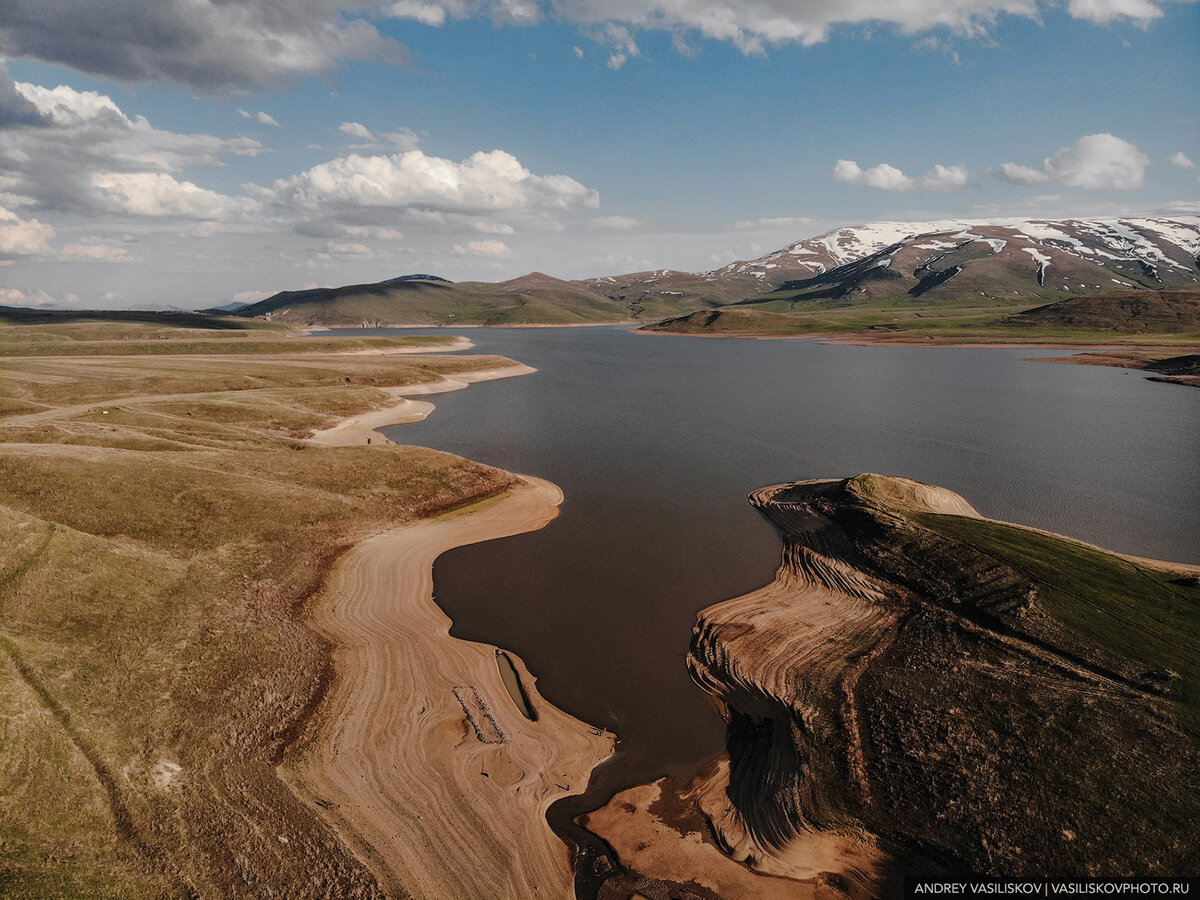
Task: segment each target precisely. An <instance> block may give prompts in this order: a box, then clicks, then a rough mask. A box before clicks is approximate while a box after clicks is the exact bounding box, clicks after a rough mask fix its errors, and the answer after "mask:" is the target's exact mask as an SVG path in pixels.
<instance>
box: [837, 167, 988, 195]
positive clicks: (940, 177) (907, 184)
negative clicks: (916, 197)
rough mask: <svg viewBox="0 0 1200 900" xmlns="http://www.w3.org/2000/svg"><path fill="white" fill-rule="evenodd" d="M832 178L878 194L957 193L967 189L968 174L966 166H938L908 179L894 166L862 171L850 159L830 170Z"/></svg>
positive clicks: (862, 169)
mask: <svg viewBox="0 0 1200 900" xmlns="http://www.w3.org/2000/svg"><path fill="white" fill-rule="evenodd" d="M832 174H833V178H834V180H835V181H841V182H843V183H845V184H857V185H860V186H862V187H873V188H879V189H880V190H881V191H901V192H904V191H911V190H913V189H914V188H918V189H920V190H924V191H939V192H942V193H945V192H948V191H961V190H963V189H964V188H965V187H966V186H967V182H968V180H969V178H970V173H969V172H968V171H967V167H966V166H943V165H941V164H940V163H939V164H938V165H935V166H934V167H933V168H932V169H930V170H929V171H928V172H926V173H925V174H924V175H922V176H921V177H920V178H910V177H909V176H907V175H905V174H904V173H903V172H902V171H900V170H899V169H897V168H896V167H895V166H893V165H890V164H888V163H880V164H879V165H877V166H872V167H871V168H869V169H864V168H862V166H860V165H859V164H858V163H856V162H854V161H853V160H850V159H839V160H838V161H837V163H836V164H835V165H834V167H833V172H832Z"/></svg>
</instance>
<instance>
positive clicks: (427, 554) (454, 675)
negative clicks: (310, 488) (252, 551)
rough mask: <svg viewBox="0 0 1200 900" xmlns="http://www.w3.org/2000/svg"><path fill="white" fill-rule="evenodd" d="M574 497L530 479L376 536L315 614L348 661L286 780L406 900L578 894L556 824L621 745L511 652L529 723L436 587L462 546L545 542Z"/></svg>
mask: <svg viewBox="0 0 1200 900" xmlns="http://www.w3.org/2000/svg"><path fill="white" fill-rule="evenodd" d="M561 498H562V495H561V493H560V492H559V490H558V488H557V487H555V486H554V485H552V484H550V483H549V482H546V481H540V480H535V479H526V480H525V482H524V483H523V484H522V485H521V486H520V487H518V488H517V489H515V490H514V491H512V492H510V493H508V494H506V495H504V496H503V497H502V498H500V499H499V500H496V501H490V502H485V503H483V504H479V505H477V506H476V507H475V508H472V509H467V510H462V511H459V512H456V513H451V514H449V515H446V516H442V517H439V518H436V519H432V520H428V521H425V522H421V523H419V524H417V525H413V526H408V527H404V528H399V529H396V530H395V531H391V532H388V533H385V534H382V535H379V536H377V537H375V538H372V539H370V540H368V541H366V542H364V543H362V544H359V545H358V546H357V547H355V548H354V549H353V550H351V551H350V552H349V553H348V554H346V556H344V557H343V558H342V559H341V560H339V562H338V564H337V565H336V566H335V568H334V571H333V572H332V574H331V576H330V578H329V580H328V582H327V584H326V587H325V589H324V591H323V592H322V594H321V597H320V598H319V600H318V602H317V603H316V604H315V606H314V608H313V611H312V616H311V622H312V624H313V625H314V626H315V627H316V628H317V629H318V630H319V631H320V632H321V633H322V634H324V635H325V636H326V637H328V638H329V639H330V640H331V641H332V642H333V643H334V645H335V648H336V649H335V650H334V655H333V664H334V678H333V684H332V686H331V688H330V691H329V694H328V696H327V697H326V699H325V701H324V703H323V704H322V709H321V711H320V712H319V713H318V719H317V722H316V727H315V731H314V733H313V734H312V736H311V737H310V739H309V740H308V741H307V742H306V743H305V744H304V746H303V747H302V748H300V749H299V751H298V752H296V753H295V754H293V755H292V757H291V759H290V761H289V763H288V764H287V768H286V771H285V772H284V775H285V777H286V778H287V780H288V782H289V783H290V784H292V786H293V787H294V788H295V790H296V791H297V793H298V794H300V796H301V797H303V798H304V799H306V800H307V801H309V802H310V803H313V804H316V805H318V806H319V807H320V808H321V810H322V813H323V815H325V817H326V818H327V819H328V821H329V822H330V824H331V825H333V827H334V828H335V829H336V830H337V831H338V833H339V834H340V835H342V836H343V837H344V838H345V839H346V842H347V843H348V844H349V845H350V846H351V847H352V848H353V849H354V850H355V852H356V853H358V854H359V855H360V857H361V858H362V859H363V861H364V862H365V863H366V864H367V865H368V866H369V867H370V868H371V869H372V871H373V872H374V873H375V875H376V876H377V877H378V879H379V881H380V883H381V884H382V885H383V886H384V888H385V890H387V891H388V892H389V893H391V894H393V895H395V896H398V897H399V896H406V895H411V896H414V897H428V898H449V897H497V898H499V897H512V898H518V897H520V898H525V897H530V896H535V895H537V896H549V897H563V898H567V897H571V896H572V888H571V883H572V876H571V868H570V861H569V858H568V851H567V847H566V846H565V845H564V844H563V843H562V842H561V841H560V840H559V839H558V838H557V837H555V836H554V834H553V833H552V832H551V831H550V828H549V826H548V825H547V824H546V820H545V811H546V808H547V807H548V806H549V805H550V803H551V802H552V801H553V800H555V799H557V798H559V797H562V796H565V795H567V794H572V793H577V792H579V791H581V790H582V789H583V788H584V786H585V785H586V783H587V779H588V776H589V774H590V773H591V770H592V768H594V767H595V766H596V765H597V764H598V763H599V762H600V761H601V760H602V759H604V758H605V757H606V756H608V755H609V754H610V753H611V751H612V737H611V736H610V735H608V734H605V733H602V732H599V731H598V730H596V729H594V728H592V727H591V726H588V725H585V724H584V723H582V722H580V721H578V720H576V719H573V718H571V717H570V716H567V715H566V714H565V713H563V712H561V711H559V710H558V709H556V708H554V707H553V706H551V705H549V704H548V703H546V702H545V701H544V700H543V699H542V698H541V696H540V695H539V694H538V692H537V688H536V685H535V683H534V680H533V678H532V677H531V676H530V674H529V672H528V671H527V670H526V669H525V666H524V664H523V663H522V662H521V661H520V660H519V659H518V658H516V657H514V656H512V655H511V654H510V658H511V659H512V661H513V664H514V667H515V668H516V670H517V672H518V674H519V675H520V677H521V680H522V683H523V685H524V687H525V690H526V692H527V694H528V697H529V700H530V702H531V704H532V705H533V707H534V709H535V710H536V712H537V721H536V722H531V721H529V720H528V719H527V718H525V716H523V715H522V714H521V712H520V711H519V710H518V708H517V706H516V705H515V704H514V703H513V701H512V698H511V697H510V696H509V693H508V690H507V689H506V688H505V685H504V682H503V680H502V678H501V674H500V670H499V669H498V667H497V664H496V653H495V648H494V647H492V646H490V645H486V644H477V643H472V642H467V641H460V640H458V639H456V638H452V637H451V636H450V633H449V632H450V625H451V622H450V620H449V619H448V618H447V617H446V615H445V614H444V613H443V612H442V611H441V609H439V608H438V606H437V604H436V603H435V602H434V600H433V576H432V566H433V561H434V560H435V559H436V558H437V557H438V556H439V555H440V554H441V553H443V552H445V551H446V550H449V549H451V548H452V547H458V546H461V545H463V544H469V543H474V542H476V541H485V540H491V539H493V538H498V537H504V536H507V535H511V534H518V533H521V532H525V531H531V530H534V529H537V528H541V527H542V526H543V525H545V524H546V523H547V522H549V521H550V520H551V519H552V518H554V516H555V515H556V514H557V506H558V503H559V502H560V501H561ZM535 892H536V894H535Z"/></svg>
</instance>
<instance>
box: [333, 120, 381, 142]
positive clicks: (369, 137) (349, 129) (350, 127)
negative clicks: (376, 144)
mask: <svg viewBox="0 0 1200 900" xmlns="http://www.w3.org/2000/svg"><path fill="white" fill-rule="evenodd" d="M338 131H340V132H341V133H342V134H348V135H350V137H355V138H359V139H360V140H364V141H374V140H375V135H373V134H371V130H370V129H369V128H367V126H366V125H363V124H362V123H361V122H343V123H342V124H341V125H339V126H338Z"/></svg>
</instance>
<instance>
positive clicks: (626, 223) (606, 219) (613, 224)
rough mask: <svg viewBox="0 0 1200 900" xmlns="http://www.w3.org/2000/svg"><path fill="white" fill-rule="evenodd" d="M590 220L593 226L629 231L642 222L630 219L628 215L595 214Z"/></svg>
mask: <svg viewBox="0 0 1200 900" xmlns="http://www.w3.org/2000/svg"><path fill="white" fill-rule="evenodd" d="M590 221H591V224H592V225H593V226H594V227H596V228H606V229H608V230H609V231H629V230H630V229H632V228H637V227H638V226H639V225H641V224H642V223H641V221H640V220H638V219H631V218H630V217H629V216H596V218H594V219H592V220H590Z"/></svg>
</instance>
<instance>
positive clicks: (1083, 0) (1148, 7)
mask: <svg viewBox="0 0 1200 900" xmlns="http://www.w3.org/2000/svg"><path fill="white" fill-rule="evenodd" d="M1067 12H1069V13H1070V14H1071V15H1072V16H1074V17H1075V18H1077V19H1087V20H1088V21H1091V22H1097V23H1101V24H1103V23H1105V22H1111V21H1112V20H1113V19H1119V18H1126V19H1133V20H1134V21H1135V22H1139V23H1141V24H1143V25H1145V24H1148V23H1149V22H1151V21H1153V20H1154V19H1160V18H1162V14H1163V12H1162V9H1161V8H1159V5H1158V4H1157V3H1152V2H1151V0H1070V2H1069V3H1068V4H1067Z"/></svg>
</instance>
